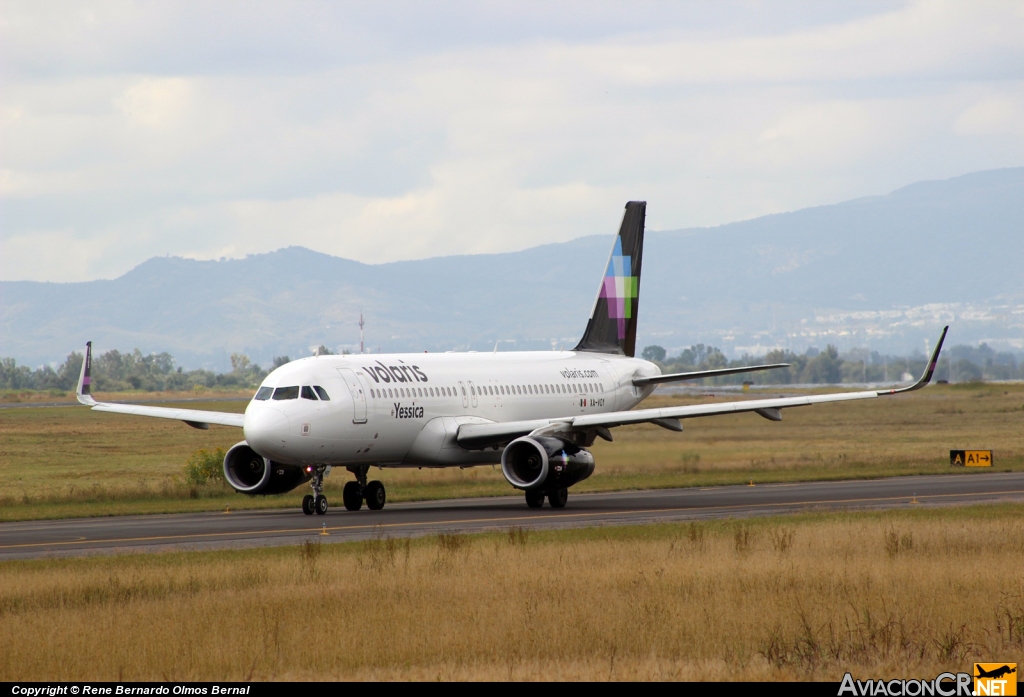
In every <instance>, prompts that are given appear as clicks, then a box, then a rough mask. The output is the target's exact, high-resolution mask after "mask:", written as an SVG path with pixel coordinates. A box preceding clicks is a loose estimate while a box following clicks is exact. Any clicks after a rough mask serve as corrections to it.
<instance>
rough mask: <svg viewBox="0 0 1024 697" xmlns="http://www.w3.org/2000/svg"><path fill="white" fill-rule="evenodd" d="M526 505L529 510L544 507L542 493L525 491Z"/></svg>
mask: <svg viewBox="0 0 1024 697" xmlns="http://www.w3.org/2000/svg"><path fill="white" fill-rule="evenodd" d="M526 505H527V506H529V507H530V508H540V507H541V506H543V505H544V492H543V491H527V492H526Z"/></svg>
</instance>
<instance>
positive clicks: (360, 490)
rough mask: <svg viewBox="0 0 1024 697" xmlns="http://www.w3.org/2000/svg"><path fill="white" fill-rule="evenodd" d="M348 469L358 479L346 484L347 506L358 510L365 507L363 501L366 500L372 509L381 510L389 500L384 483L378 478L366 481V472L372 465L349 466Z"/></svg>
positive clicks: (345, 496) (344, 495)
mask: <svg viewBox="0 0 1024 697" xmlns="http://www.w3.org/2000/svg"><path fill="white" fill-rule="evenodd" d="M348 471H349V472H351V473H352V474H354V475H355V476H356V481H354V482H348V483H347V484H345V489H344V490H343V491H342V498H343V499H344V501H345V508H346V509H348V510H350V511H358V510H359V509H360V508H362V507H363V501H366V507H367V508H369V509H370V510H371V511H379V510H380V509H382V508H384V502H385V501H386V500H387V492H386V491H385V490H384V485H383V484H382V483H380V482H379V481H377V480H373V481H372V482H368V481H366V473H367V472H369V471H370V466H369V465H361V466H358V467H349V468H348Z"/></svg>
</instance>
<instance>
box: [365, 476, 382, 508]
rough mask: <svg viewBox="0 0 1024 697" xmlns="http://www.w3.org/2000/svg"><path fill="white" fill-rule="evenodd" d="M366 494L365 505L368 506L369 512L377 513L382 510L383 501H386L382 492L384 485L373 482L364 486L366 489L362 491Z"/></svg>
mask: <svg viewBox="0 0 1024 697" xmlns="http://www.w3.org/2000/svg"><path fill="white" fill-rule="evenodd" d="M363 493H364V494H366V505H367V506H369V508H370V510H371V511H379V510H380V509H382V508H384V501H385V500H386V499H387V493H386V492H385V491H384V485H383V484H381V483H380V482H378V481H377V480H373V481H372V482H370V483H369V484H367V485H366V489H364V491H363Z"/></svg>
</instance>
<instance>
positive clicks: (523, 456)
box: [501, 436, 594, 491]
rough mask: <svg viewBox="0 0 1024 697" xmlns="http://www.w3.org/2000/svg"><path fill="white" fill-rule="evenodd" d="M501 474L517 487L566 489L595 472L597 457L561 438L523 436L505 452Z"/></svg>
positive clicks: (531, 489)
mask: <svg viewBox="0 0 1024 697" xmlns="http://www.w3.org/2000/svg"><path fill="white" fill-rule="evenodd" d="M501 473H502V474H504V475H505V479H507V480H508V483H509V484H511V485H512V486H514V487H515V488H517V489H524V490H526V491H556V490H558V489H567V488H568V487H570V486H572V485H573V484H576V483H577V482H582V481H583V480H584V479H586V478H587V477H589V476H590V475H591V474H593V473H594V456H593V455H591V454H590V451H589V450H585V449H583V448H581V447H579V446H578V445H574V444H573V443H570V442H568V441H564V440H562V439H561V438H552V437H550V436H537V437H530V436H523V437H522V438H517V439H516V440H514V441H512V442H511V443H509V444H508V446H507V447H506V448H505V450H504V452H502V454H501Z"/></svg>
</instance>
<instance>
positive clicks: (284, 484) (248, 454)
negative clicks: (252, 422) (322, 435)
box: [224, 440, 311, 495]
mask: <svg viewBox="0 0 1024 697" xmlns="http://www.w3.org/2000/svg"><path fill="white" fill-rule="evenodd" d="M224 478H225V479H227V480H228V484H230V485H231V487H232V488H233V489H234V490H235V491H238V492H241V493H243V494H260V495H263V494H283V493H285V492H288V491H291V490H292V489H294V488H295V487H297V486H299V485H300V484H302V483H304V482H308V481H309V480H310V478H311V475H310V474H309V473H308V472H306V470H305V468H303V467H299V466H298V465H284V464H281V463H280V462H273V461H272V460H270V459H268V458H265V457H263V456H262V455H260V454H259V453H257V452H256V451H255V450H253V449H252V448H250V447H249V444H248V443H246V442H245V441H244V440H243V441H242V442H241V443H238V444H236V445H234V446H232V448H231V450H229V451H228V452H227V454H226V455H225V456H224Z"/></svg>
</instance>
